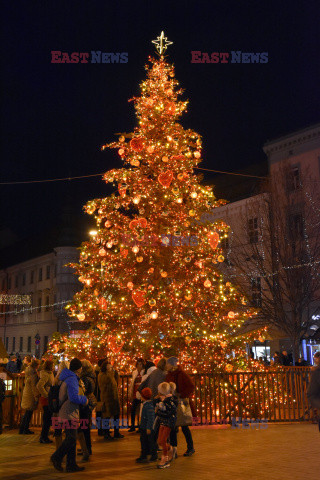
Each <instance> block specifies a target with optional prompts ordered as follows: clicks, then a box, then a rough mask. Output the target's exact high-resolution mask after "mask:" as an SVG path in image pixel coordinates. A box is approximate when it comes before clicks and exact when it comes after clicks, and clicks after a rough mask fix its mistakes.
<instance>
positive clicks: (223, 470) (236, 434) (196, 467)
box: [0, 423, 320, 480]
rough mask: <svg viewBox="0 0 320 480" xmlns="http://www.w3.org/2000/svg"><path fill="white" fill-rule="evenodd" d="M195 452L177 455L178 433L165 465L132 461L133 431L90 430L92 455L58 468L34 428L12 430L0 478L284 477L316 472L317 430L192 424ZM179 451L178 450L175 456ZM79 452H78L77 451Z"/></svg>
mask: <svg viewBox="0 0 320 480" xmlns="http://www.w3.org/2000/svg"><path fill="white" fill-rule="evenodd" d="M192 433H193V437H194V443H195V449H196V453H195V455H193V456H192V457H190V458H184V457H183V456H182V454H183V452H184V451H185V446H186V444H185V440H184V436H183V434H182V433H181V432H180V433H179V436H178V442H179V445H178V453H179V458H178V459H177V460H175V462H173V463H172V465H171V467H170V468H167V469H165V470H157V469H156V468H155V465H154V464H150V465H146V466H144V465H137V464H136V463H135V461H134V460H135V458H137V457H138V455H139V453H140V452H139V450H140V448H139V445H140V444H139V435H138V434H135V433H130V434H129V433H126V432H125V438H124V439H123V440H115V441H114V442H105V441H104V440H103V439H101V437H98V436H97V433H96V431H94V432H93V455H92V457H91V458H90V461H89V462H87V463H86V464H85V466H86V470H85V471H84V472H82V473H76V474H66V473H58V472H56V471H55V470H54V469H53V467H52V466H51V465H50V463H49V457H50V455H51V454H52V453H53V450H54V448H53V446H52V445H42V444H39V432H38V431H37V432H36V434H35V435H30V436H22V435H18V434H17V430H14V431H9V432H6V433H4V434H3V435H0V478H1V480H33V479H35V480H51V479H60V478H65V477H67V478H70V480H75V479H77V480H81V479H82V478H83V479H89V478H90V479H92V480H95V479H97V480H98V479H99V480H100V479H104V478H106V479H107V478H108V479H111V480H113V479H123V480H138V479H139V480H146V479H152V480H153V479H157V478H159V479H160V478H161V479H165V480H193V479H196V480H209V479H210V480H278V479H281V478H284V479H290V480H305V479H307V478H311V479H317V478H319V477H320V455H319V450H320V433H319V431H318V427H317V425H312V424H309V423H300V424H278V425H272V424H271V425H268V426H267V428H266V429H264V430H261V429H250V430H243V429H239V430H238V429H232V428H230V427H229V426H228V427H208V428H206V427H203V428H200V427H195V428H193V429H192ZM180 455H181V456H180ZM80 458H81V457H80Z"/></svg>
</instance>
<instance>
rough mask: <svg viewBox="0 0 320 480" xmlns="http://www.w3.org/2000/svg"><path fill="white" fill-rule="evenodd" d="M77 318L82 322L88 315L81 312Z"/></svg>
mask: <svg viewBox="0 0 320 480" xmlns="http://www.w3.org/2000/svg"><path fill="white" fill-rule="evenodd" d="M77 318H78V320H79V321H80V322H83V320H84V319H85V318H86V316H85V314H84V313H79V315H77Z"/></svg>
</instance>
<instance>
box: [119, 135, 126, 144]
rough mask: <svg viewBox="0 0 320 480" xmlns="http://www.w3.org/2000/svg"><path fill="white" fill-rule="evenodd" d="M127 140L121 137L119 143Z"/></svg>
mask: <svg viewBox="0 0 320 480" xmlns="http://www.w3.org/2000/svg"><path fill="white" fill-rule="evenodd" d="M125 140H126V139H125V137H124V136H123V135H121V137H119V142H120V143H123V142H124V141H125Z"/></svg>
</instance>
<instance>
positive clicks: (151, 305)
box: [149, 298, 157, 307]
mask: <svg viewBox="0 0 320 480" xmlns="http://www.w3.org/2000/svg"><path fill="white" fill-rule="evenodd" d="M156 303H157V302H156V301H155V299H154V298H151V299H150V300H149V305H150V307H154V306H155V304H156Z"/></svg>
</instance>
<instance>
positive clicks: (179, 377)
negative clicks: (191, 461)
mask: <svg viewBox="0 0 320 480" xmlns="http://www.w3.org/2000/svg"><path fill="white" fill-rule="evenodd" d="M178 362H179V360H178V359H177V358H176V357H170V358H168V360H167V372H168V373H167V376H166V382H168V383H170V382H173V383H175V384H176V392H177V396H178V399H179V403H178V408H177V421H176V428H175V429H173V430H171V433H170V444H171V446H172V447H173V448H174V456H175V457H177V433H178V430H179V427H181V429H182V433H183V434H184V436H185V439H186V442H187V451H186V452H185V453H184V454H183V456H184V457H190V456H191V455H193V454H194V453H195V450H194V446H193V439H192V434H191V431H190V428H189V426H190V425H192V411H191V407H190V399H189V397H190V396H191V395H192V393H193V391H194V385H193V383H192V380H191V378H190V377H189V375H188V374H187V373H186V372H185V371H184V370H183V369H182V368H181V366H180V365H178Z"/></svg>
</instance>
